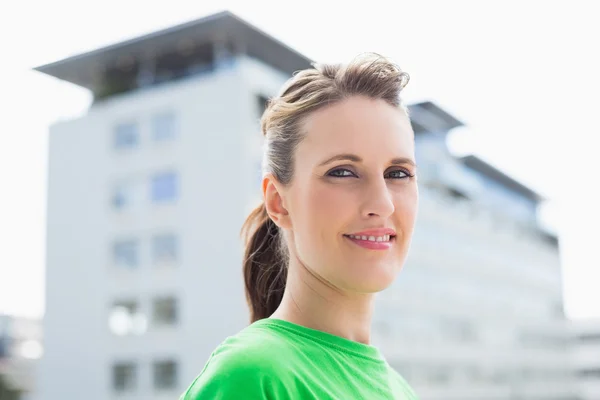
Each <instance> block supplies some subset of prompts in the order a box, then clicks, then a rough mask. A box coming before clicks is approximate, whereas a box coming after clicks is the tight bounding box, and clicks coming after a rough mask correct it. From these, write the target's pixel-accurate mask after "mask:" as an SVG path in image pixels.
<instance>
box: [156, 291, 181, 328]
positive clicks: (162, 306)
mask: <svg viewBox="0 0 600 400" xmlns="http://www.w3.org/2000/svg"><path fill="white" fill-rule="evenodd" d="M152 321H153V323H154V325H159V326H164V325H174V324H176V323H177V300H176V299H175V298H174V297H159V298H157V299H154V310H153V315H152Z"/></svg>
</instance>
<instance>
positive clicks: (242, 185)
mask: <svg viewBox="0 0 600 400" xmlns="http://www.w3.org/2000/svg"><path fill="white" fill-rule="evenodd" d="M309 65H310V60H309V59H307V58H306V57H304V56H302V55H300V54H298V53H296V52H295V51H293V50H291V49H289V48H288V47H286V46H285V45H283V44H282V43H280V42H278V41H277V40H275V39H274V38H272V37H270V36H268V35H266V34H265V33H263V32H261V31H259V30H258V29H256V28H254V27H252V26H250V25H248V24H247V23H245V22H244V21H242V20H240V19H238V18H237V17H235V16H234V15H232V14H230V13H227V12H225V13H220V14H217V15H213V16H210V17H207V18H204V19H202V20H199V21H194V22H191V23H188V24H184V25H181V26H177V27H174V28H171V29H168V30H166V31H161V32H157V33H153V34H150V35H147V36H144V37H141V38H138V39H134V40H131V41H128V42H124V43H119V44H116V45H114V46H110V47H108V48H104V49H100V50H97V51H92V52H90V53H87V54H83V55H80V56H76V57H72V58H69V59H66V60H63V61H59V62H57V63H53V64H50V65H45V66H42V67H39V68H38V70H39V71H42V72H44V73H47V74H50V75H52V76H55V77H57V78H59V79H62V80H66V81H69V82H72V83H75V84H77V85H80V86H83V87H86V88H88V89H89V90H90V91H91V92H92V93H93V95H94V102H93V104H92V105H91V107H90V108H89V111H88V112H87V114H86V115H85V116H83V117H82V118H78V119H75V120H70V121H64V122H59V123H56V124H55V125H53V126H52V127H51V129H50V144H49V147H50V149H49V152H50V153H49V192H48V243H47V249H48V255H47V284H46V290H47V299H46V310H47V311H46V315H45V321H44V323H45V347H46V355H45V357H44V359H43V362H42V369H41V374H40V390H41V392H40V393H41V397H40V399H45V400H50V399H75V398H79V397H81V394H82V393H85V397H86V399H90V400H105V399H110V398H113V397H115V396H118V397H119V398H120V399H144V400H148V399H163V398H164V399H173V398H177V396H178V395H179V394H180V393H181V392H182V391H183V389H184V388H185V387H186V385H188V384H189V383H190V382H191V380H192V379H193V377H194V376H195V375H197V374H198V373H199V372H200V370H201V368H202V366H203V364H204V363H205V361H206V360H207V359H208V356H209V355H210V352H211V351H212V350H213V349H214V347H216V345H218V343H219V342H220V341H221V340H223V338H225V337H226V336H227V335H230V334H233V333H234V332H236V331H237V330H239V329H241V328H243V327H244V326H245V325H246V324H247V321H248V315H247V308H246V303H245V297H244V289H243V281H242V275H241V267H240V266H241V258H242V247H241V245H240V241H239V232H240V228H241V225H242V223H243V221H244V220H245V217H246V215H247V213H248V212H249V211H250V208H251V207H255V206H256V205H257V204H258V203H257V202H258V199H259V196H260V192H259V188H260V179H261V170H260V167H261V165H260V163H261V156H262V148H261V145H262V137H261V134H260V129H259V118H260V115H261V114H262V110H263V107H264V101H265V98H266V97H268V96H272V95H274V94H275V93H276V91H277V90H278V89H279V88H280V86H281V85H282V84H283V83H284V81H285V80H287V79H288V78H289V76H290V75H291V74H292V72H293V71H295V70H297V69H303V68H305V67H307V66H309ZM65 354H68V355H69V356H68V357H65Z"/></svg>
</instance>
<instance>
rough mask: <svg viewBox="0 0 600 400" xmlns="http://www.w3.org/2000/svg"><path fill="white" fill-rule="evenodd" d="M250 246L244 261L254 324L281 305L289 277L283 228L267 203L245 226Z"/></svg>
mask: <svg viewBox="0 0 600 400" xmlns="http://www.w3.org/2000/svg"><path fill="white" fill-rule="evenodd" d="M241 233H242V238H243V239H244V242H245V245H246V251H245V254H244V260H243V270H244V281H245V284H246V300H247V301H248V306H249V308H250V322H251V323H252V322H255V321H258V320H259V319H263V318H268V317H269V316H270V315H271V314H273V312H275V310H276V309H277V307H279V304H280V303H281V298H282V297H283V291H284V289H285V281H286V277H287V256H286V252H285V250H284V248H285V247H284V246H283V240H282V237H281V232H280V230H279V227H278V226H277V225H275V223H274V222H273V221H272V220H271V218H270V217H269V215H268V214H267V210H266V208H265V205H264V203H263V204H261V205H260V206H258V207H257V208H256V209H254V210H253V211H252V212H251V213H250V215H249V216H248V218H247V219H246V222H245V223H244V225H243V226H242V232H241Z"/></svg>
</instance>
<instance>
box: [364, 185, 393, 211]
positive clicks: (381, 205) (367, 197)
mask: <svg viewBox="0 0 600 400" xmlns="http://www.w3.org/2000/svg"><path fill="white" fill-rule="evenodd" d="M364 190H365V194H364V200H363V202H362V206H361V215H362V216H364V217H365V218H369V217H373V216H379V217H382V218H387V217H389V216H390V215H392V214H393V213H394V211H395V209H396V207H395V205H394V201H393V198H392V194H391V193H390V189H389V188H388V186H387V183H386V181H385V179H383V178H381V179H376V180H374V181H372V182H370V184H369V185H367V186H366V187H365V188H364Z"/></svg>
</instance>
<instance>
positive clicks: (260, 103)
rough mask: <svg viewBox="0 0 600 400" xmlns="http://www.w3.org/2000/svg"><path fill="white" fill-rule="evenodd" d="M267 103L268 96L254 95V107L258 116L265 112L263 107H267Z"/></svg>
mask: <svg viewBox="0 0 600 400" xmlns="http://www.w3.org/2000/svg"><path fill="white" fill-rule="evenodd" d="M268 103H269V98H268V97H267V96H264V95H262V94H259V95H257V96H256V109H257V112H258V118H262V115H263V113H264V112H265V109H266V108H267V105H268Z"/></svg>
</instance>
